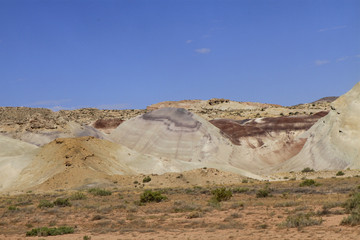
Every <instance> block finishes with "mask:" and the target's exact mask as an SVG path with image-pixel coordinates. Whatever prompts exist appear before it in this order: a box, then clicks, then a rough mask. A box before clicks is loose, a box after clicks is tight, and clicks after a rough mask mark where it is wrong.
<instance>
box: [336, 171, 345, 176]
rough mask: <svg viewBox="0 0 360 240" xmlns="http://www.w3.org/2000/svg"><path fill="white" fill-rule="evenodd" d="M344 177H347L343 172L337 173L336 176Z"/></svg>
mask: <svg viewBox="0 0 360 240" xmlns="http://www.w3.org/2000/svg"><path fill="white" fill-rule="evenodd" d="M344 175H345V173H344V172H343V171H338V172H337V173H336V176H344Z"/></svg>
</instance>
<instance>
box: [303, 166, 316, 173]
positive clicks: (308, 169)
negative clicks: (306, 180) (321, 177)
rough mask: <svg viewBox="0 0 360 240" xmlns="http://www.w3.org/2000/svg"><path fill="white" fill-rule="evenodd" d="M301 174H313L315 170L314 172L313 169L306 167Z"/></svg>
mask: <svg viewBox="0 0 360 240" xmlns="http://www.w3.org/2000/svg"><path fill="white" fill-rule="evenodd" d="M301 172H303V173H307V172H315V170H314V169H312V168H309V167H306V168H304V169H303V170H301Z"/></svg>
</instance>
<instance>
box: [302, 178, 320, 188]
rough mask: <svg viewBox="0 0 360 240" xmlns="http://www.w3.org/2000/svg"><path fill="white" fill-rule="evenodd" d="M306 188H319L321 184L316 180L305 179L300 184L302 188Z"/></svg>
mask: <svg viewBox="0 0 360 240" xmlns="http://www.w3.org/2000/svg"><path fill="white" fill-rule="evenodd" d="M305 186H319V184H318V183H316V182H315V180H314V179H305V180H304V181H302V182H301V183H300V187H305Z"/></svg>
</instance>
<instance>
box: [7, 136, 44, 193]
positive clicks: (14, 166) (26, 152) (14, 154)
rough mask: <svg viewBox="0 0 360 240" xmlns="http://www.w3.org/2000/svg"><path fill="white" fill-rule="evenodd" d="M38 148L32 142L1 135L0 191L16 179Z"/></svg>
mask: <svg viewBox="0 0 360 240" xmlns="http://www.w3.org/2000/svg"><path fill="white" fill-rule="evenodd" d="M36 150H37V147H36V146H34V145H32V144H28V143H25V142H21V141H19V140H16V139H12V138H8V137H5V136H1V135H0V191H1V190H2V189H4V188H6V187H8V186H10V185H11V184H12V183H13V182H14V181H15V179H16V178H17V177H18V176H19V174H20V172H21V171H22V170H23V169H24V168H26V167H27V166H28V165H29V163H30V162H31V159H32V158H33V156H34V155H35V153H36Z"/></svg>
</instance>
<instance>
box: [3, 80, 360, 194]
mask: <svg viewBox="0 0 360 240" xmlns="http://www.w3.org/2000/svg"><path fill="white" fill-rule="evenodd" d="M335 99H336V98H325V99H322V100H319V101H316V102H313V103H309V104H299V105H296V106H292V107H283V106H279V105H273V104H261V103H245V102H234V101H230V100H226V99H211V100H208V101H204V100H186V101H180V102H163V103H158V104H154V105H150V106H149V107H148V108H147V109H146V110H98V109H79V110H74V111H70V110H62V111H59V112H53V111H51V110H49V109H34V108H23V107H19V108H11V107H1V108H0V134H1V135H0V191H2V192H15V191H26V190H44V191H48V190H54V189H81V188H87V187H91V186H112V185H114V184H115V185H116V184H117V185H116V186H119V185H120V186H124V187H125V186H127V187H130V186H132V187H133V184H132V183H129V182H132V180H131V179H134V177H135V176H137V175H139V174H158V175H159V174H160V175H161V174H162V175H164V176H165V175H166V176H167V175H168V174H180V173H183V174H184V175H189V174H193V175H194V176H197V175H198V174H199V173H200V172H201V171H200V170H199V169H208V174H213V175H212V177H210V179H211V178H212V179H213V183H216V176H219V175H223V176H224V175H226V174H228V175H227V176H229V179H230V176H231V178H232V179H235V178H236V177H235V176H238V177H240V178H239V179H242V178H252V179H259V180H266V179H273V178H274V177H271V175H273V176H275V175H276V174H278V173H280V172H291V171H301V170H302V169H304V168H306V167H310V168H314V169H315V170H344V169H347V168H350V169H358V168H359V166H360V152H359V149H360V121H359V120H360V83H357V84H356V85H355V86H354V88H353V89H352V90H350V91H349V92H348V93H346V94H345V95H343V96H341V97H340V98H338V99H336V100H335ZM333 100H335V101H333ZM328 112H329V113H328ZM274 174H275V175H274ZM178 176H180V175H178ZM197 177H198V178H201V176H200V174H199V175H198V176H197ZM275 178H276V177H275ZM129 179H130V180H129ZM179 179H180V177H179ZM189 179H193V181H199V180H196V177H193V178H191V177H189ZM122 181H123V182H122ZM179 181H180V180H179ZM239 181H240V180H239ZM125 182H128V183H129V184H128V185H126V184H125ZM207 183H211V182H209V181H208V180H207ZM162 184H173V185H172V186H176V183H175V182H174V183H170V182H165V183H164V182H162V183H159V186H160V185H162ZM181 184H183V182H182V183H180V182H179V183H178V185H181Z"/></svg>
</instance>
